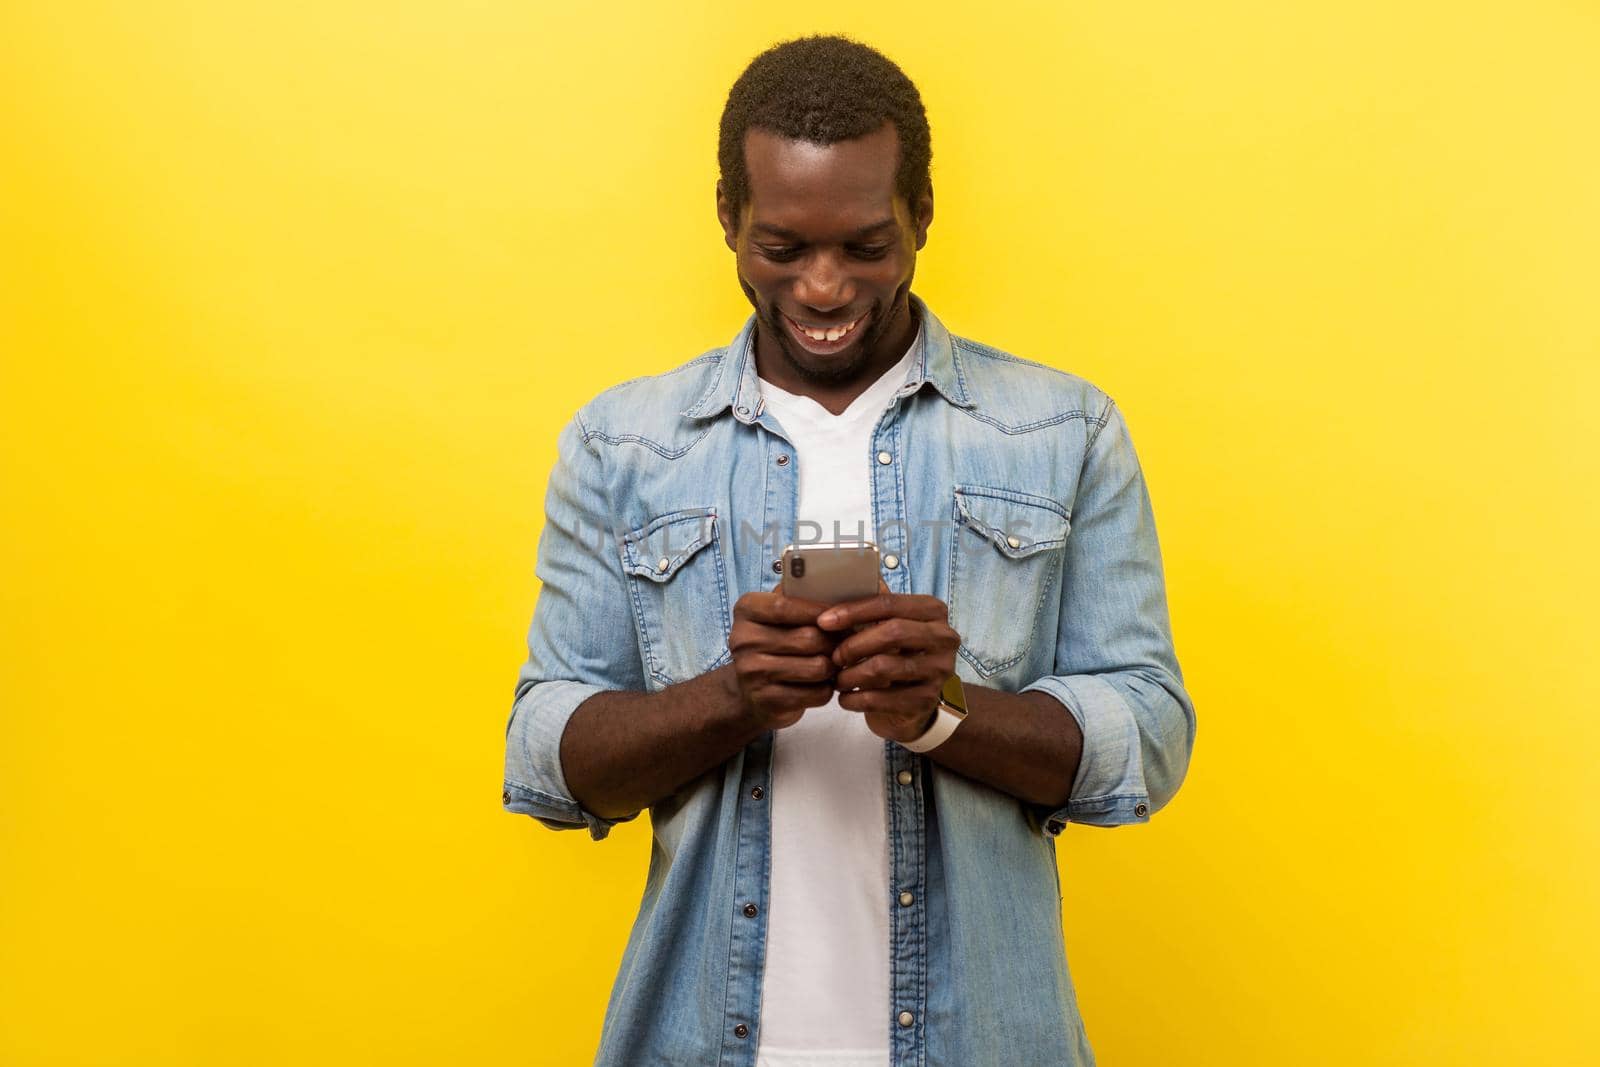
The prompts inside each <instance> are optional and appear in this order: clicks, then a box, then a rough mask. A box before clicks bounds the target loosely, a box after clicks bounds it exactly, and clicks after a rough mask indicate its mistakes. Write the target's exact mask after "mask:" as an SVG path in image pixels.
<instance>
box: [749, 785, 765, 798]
mask: <svg viewBox="0 0 1600 1067" xmlns="http://www.w3.org/2000/svg"><path fill="white" fill-rule="evenodd" d="M766 795H767V791H766V790H765V789H762V788H761V787H760V786H759V785H758V786H756V787H755V788H754V789H752V790H750V799H752V800H760V799H761V798H762V797H764V796H766Z"/></svg>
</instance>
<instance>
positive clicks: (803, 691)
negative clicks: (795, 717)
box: [750, 682, 835, 708]
mask: <svg viewBox="0 0 1600 1067" xmlns="http://www.w3.org/2000/svg"><path fill="white" fill-rule="evenodd" d="M750 696H751V699H752V701H753V702H754V703H756V704H757V705H760V706H762V707H768V708H820V707H822V706H823V705H824V704H826V703H828V702H829V701H831V700H832V699H833V698H834V696H835V690H834V688H833V686H831V685H783V684H779V683H776V682H773V683H769V684H767V685H763V686H760V687H759V688H757V689H756V690H755V691H754V692H753V693H751V694H750Z"/></svg>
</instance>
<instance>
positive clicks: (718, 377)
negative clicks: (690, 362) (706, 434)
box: [678, 349, 727, 417]
mask: <svg viewBox="0 0 1600 1067" xmlns="http://www.w3.org/2000/svg"><path fill="white" fill-rule="evenodd" d="M726 351H727V350H726V349H723V350H721V351H718V352H713V353H710V354H708V355H705V356H702V357H700V358H701V359H715V360H716V361H717V373H715V374H713V375H712V376H711V380H710V381H709V382H707V383H706V387H705V388H704V389H702V390H700V395H699V396H697V397H695V400H694V403H692V404H690V405H689V406H688V407H686V408H684V409H683V410H682V411H680V412H679V413H678V414H680V415H683V414H687V413H689V412H692V411H699V410H700V408H701V407H702V406H703V405H704V404H705V402H706V401H707V400H709V399H710V398H711V394H712V393H714V392H715V391H716V388H717V384H718V383H719V382H721V381H722V360H723V359H724V357H725V354H726ZM694 362H696V363H698V362H700V360H699V359H697V360H695V361H694ZM691 417H695V416H691Z"/></svg>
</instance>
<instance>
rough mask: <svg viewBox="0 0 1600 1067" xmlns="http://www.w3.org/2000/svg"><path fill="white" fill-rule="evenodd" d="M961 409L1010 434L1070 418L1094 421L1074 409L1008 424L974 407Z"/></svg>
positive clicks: (1045, 426)
mask: <svg viewBox="0 0 1600 1067" xmlns="http://www.w3.org/2000/svg"><path fill="white" fill-rule="evenodd" d="M961 410H962V412H963V413H964V414H966V415H967V416H968V417H970V418H974V419H977V420H978V421H979V422H982V423H987V424H988V425H990V426H993V427H994V428H995V429H997V430H999V431H1000V432H1001V433H1004V434H1010V435H1012V436H1015V435H1017V434H1024V433H1032V432H1033V431H1034V430H1042V429H1045V428H1047V427H1050V426H1056V425H1058V424H1060V423H1063V422H1068V421H1070V420H1072V419H1082V420H1084V421H1085V422H1093V421H1094V418H1093V416H1091V415H1090V414H1089V413H1088V412H1087V411H1081V410H1077V409H1074V410H1072V411H1064V412H1062V413H1061V414H1059V415H1052V416H1051V417H1050V418H1048V419H1035V420H1034V421H1033V422H1024V423H1020V424H1018V425H1016V426H1009V425H1007V424H1006V423H1003V422H1001V421H1000V420H999V419H996V418H991V417H990V416H988V415H983V414H980V413H979V412H978V411H977V409H975V408H962V409H961Z"/></svg>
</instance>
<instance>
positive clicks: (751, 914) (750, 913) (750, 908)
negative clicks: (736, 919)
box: [744, 904, 759, 919]
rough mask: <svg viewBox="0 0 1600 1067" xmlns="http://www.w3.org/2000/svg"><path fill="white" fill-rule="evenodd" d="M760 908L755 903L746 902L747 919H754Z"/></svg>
mask: <svg viewBox="0 0 1600 1067" xmlns="http://www.w3.org/2000/svg"><path fill="white" fill-rule="evenodd" d="M758 910H759V909H757V907H756V906H755V905H754V904H746V905H745V906H744V917H745V918H746V919H754V918H755V917H756V912H757V911H758Z"/></svg>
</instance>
